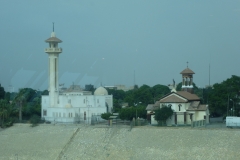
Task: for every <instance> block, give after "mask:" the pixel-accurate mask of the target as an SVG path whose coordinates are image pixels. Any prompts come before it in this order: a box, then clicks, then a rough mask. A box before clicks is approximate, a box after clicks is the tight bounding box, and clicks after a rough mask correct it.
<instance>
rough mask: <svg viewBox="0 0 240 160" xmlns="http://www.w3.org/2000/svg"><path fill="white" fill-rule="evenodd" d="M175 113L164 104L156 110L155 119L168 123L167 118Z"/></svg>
mask: <svg viewBox="0 0 240 160" xmlns="http://www.w3.org/2000/svg"><path fill="white" fill-rule="evenodd" d="M172 115H173V110H172V109H171V108H170V107H167V106H163V107H162V108H160V109H158V110H156V111H155V116H154V118H155V120H156V121H157V122H158V123H160V122H163V123H166V120H167V119H168V118H169V117H171V116H172Z"/></svg>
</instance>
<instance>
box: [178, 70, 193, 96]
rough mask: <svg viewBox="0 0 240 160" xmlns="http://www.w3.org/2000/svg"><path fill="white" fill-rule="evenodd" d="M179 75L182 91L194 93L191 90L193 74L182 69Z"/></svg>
mask: <svg viewBox="0 0 240 160" xmlns="http://www.w3.org/2000/svg"><path fill="white" fill-rule="evenodd" d="M180 74H182V91H187V92H190V93H194V90H193V74H195V73H194V72H193V71H192V70H191V69H189V68H188V66H187V68H186V69H184V70H183V71H182V72H181V73H180Z"/></svg>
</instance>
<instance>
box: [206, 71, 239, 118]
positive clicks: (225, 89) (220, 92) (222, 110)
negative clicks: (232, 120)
mask: <svg viewBox="0 0 240 160" xmlns="http://www.w3.org/2000/svg"><path fill="white" fill-rule="evenodd" d="M239 91H240V77H239V76H235V75H233V76H232V77H231V78H228V79H227V80H225V81H223V82H221V83H215V84H214V85H213V88H209V96H208V102H209V109H210V112H211V115H212V116H214V117H216V116H226V115H227V113H228V115H230V113H229V112H230V109H231V108H232V109H233V107H234V112H232V114H233V113H234V115H235V116H240V115H239V111H240V108H239V102H240V101H239V96H240V94H239Z"/></svg>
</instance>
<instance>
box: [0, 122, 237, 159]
mask: <svg viewBox="0 0 240 160" xmlns="http://www.w3.org/2000/svg"><path fill="white" fill-rule="evenodd" d="M239 157H240V129H205V128H203V129H200V128H198V129H191V128H174V127H173V128H167V127H166V128H164V127H163V128H161V127H151V126H144V127H136V128H133V129H132V130H131V131H130V130H129V128H128V127H112V128H108V127H106V126H84V125H67V126H65V125H55V126H54V125H50V124H48V125H40V126H37V127H34V128H32V127H29V125H15V126H13V127H11V128H8V129H5V130H3V131H1V132H0V159H1V160H2V159H4V160H5V159H14V160H15V159H17V158H18V159H19V160H29V159H36V160H38V159H39V160H41V159H42V160H48V159H49V160H54V159H68V160H69V159H72V160H75V159H81V160H85V159H86V160H87V159H89V160H90V159H98V160H99V159H100V160H105V159H109V160H112V159H114V160H115V159H119V160H127V159H129V160H141V159H143V160H146V159H149V160H152V159H166V160H168V159H176V160H181V159H184V160H186V159H189V160H193V159H233V160H235V159H239Z"/></svg>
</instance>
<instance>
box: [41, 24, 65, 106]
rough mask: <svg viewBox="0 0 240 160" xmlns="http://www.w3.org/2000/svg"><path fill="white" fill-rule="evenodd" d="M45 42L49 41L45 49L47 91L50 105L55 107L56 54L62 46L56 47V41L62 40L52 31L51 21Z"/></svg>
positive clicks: (56, 93) (56, 88) (56, 95)
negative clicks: (50, 29) (48, 36)
mask: <svg viewBox="0 0 240 160" xmlns="http://www.w3.org/2000/svg"><path fill="white" fill-rule="evenodd" d="M45 42H46V43H49V48H46V49H45V52H46V53H47V54H48V60H49V66H48V91H49V100H50V107H57V104H58V93H59V92H58V56H59V54H60V53H61V52H62V48H58V43H61V42H62V41H61V40H60V39H58V38H57V37H56V35H55V32H54V23H53V32H52V34H51V37H50V38H48V39H47V40H45Z"/></svg>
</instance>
